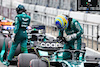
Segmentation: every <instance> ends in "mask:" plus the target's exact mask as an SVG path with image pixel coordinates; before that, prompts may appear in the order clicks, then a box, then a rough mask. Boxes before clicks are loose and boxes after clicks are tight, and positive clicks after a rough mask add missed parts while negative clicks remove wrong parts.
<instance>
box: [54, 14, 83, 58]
mask: <svg viewBox="0 0 100 67" xmlns="http://www.w3.org/2000/svg"><path fill="white" fill-rule="evenodd" d="M55 24H56V26H57V27H58V29H59V37H63V33H64V30H65V32H66V34H67V36H66V37H65V39H66V41H67V43H66V44H64V47H63V49H75V48H74V44H75V43H76V42H77V49H78V50H81V44H82V42H81V35H82V34H83V29H82V27H81V25H80V23H79V22H78V21H77V20H75V19H73V18H69V17H67V16H64V15H58V16H57V17H56V18H55ZM78 56H79V53H77V57H78ZM69 58H71V55H70V53H68V52H63V59H64V60H65V59H69Z"/></svg>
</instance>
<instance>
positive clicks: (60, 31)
mask: <svg viewBox="0 0 100 67" xmlns="http://www.w3.org/2000/svg"><path fill="white" fill-rule="evenodd" d="M58 36H59V37H63V31H62V30H60V29H59V35H58Z"/></svg>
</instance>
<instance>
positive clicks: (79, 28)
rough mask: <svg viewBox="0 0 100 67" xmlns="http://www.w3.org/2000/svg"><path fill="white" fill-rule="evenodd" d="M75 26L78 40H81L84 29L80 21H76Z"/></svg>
mask: <svg viewBox="0 0 100 67" xmlns="http://www.w3.org/2000/svg"><path fill="white" fill-rule="evenodd" d="M74 25H75V28H76V30H77V31H78V32H77V33H76V38H80V37H81V35H82V34H83V29H82V27H81V25H80V23H79V22H78V21H76V22H75V24H74Z"/></svg>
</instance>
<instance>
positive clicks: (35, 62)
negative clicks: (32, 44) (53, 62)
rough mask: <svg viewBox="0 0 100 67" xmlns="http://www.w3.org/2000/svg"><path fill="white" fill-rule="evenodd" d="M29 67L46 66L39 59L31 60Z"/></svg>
mask: <svg viewBox="0 0 100 67" xmlns="http://www.w3.org/2000/svg"><path fill="white" fill-rule="evenodd" d="M30 67H47V64H46V62H44V61H42V60H40V59H32V60H31V61H30Z"/></svg>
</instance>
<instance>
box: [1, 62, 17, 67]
mask: <svg viewBox="0 0 100 67" xmlns="http://www.w3.org/2000/svg"><path fill="white" fill-rule="evenodd" d="M0 67H7V66H6V65H3V64H2V63H1V62H0ZM9 67H17V66H14V65H10V66H9Z"/></svg>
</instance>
